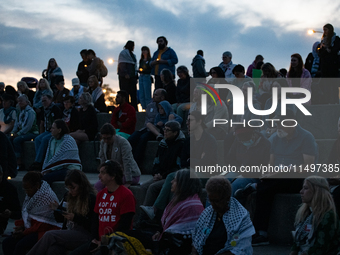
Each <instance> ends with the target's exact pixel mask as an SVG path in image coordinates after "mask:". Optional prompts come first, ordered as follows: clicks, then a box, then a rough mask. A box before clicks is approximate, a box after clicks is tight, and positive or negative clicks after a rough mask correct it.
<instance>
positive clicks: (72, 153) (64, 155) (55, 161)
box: [43, 134, 81, 172]
mask: <svg viewBox="0 0 340 255" xmlns="http://www.w3.org/2000/svg"><path fill="white" fill-rule="evenodd" d="M61 139H63V141H62V144H61V146H60V149H59V150H58V151H57V152H56V153H55V154H54V156H53V157H52V158H51V159H50V160H48V157H46V158H45V161H44V164H43V172H44V171H46V170H49V169H50V168H52V167H55V166H62V165H70V164H78V165H80V166H81V164H80V158H79V151H78V146H77V143H76V141H75V140H74V139H73V137H72V136H70V135H68V134H65V135H64V136H63V138H61ZM52 140H53V138H51V140H50V141H49V143H48V148H47V153H49V151H50V147H51V141H52Z"/></svg>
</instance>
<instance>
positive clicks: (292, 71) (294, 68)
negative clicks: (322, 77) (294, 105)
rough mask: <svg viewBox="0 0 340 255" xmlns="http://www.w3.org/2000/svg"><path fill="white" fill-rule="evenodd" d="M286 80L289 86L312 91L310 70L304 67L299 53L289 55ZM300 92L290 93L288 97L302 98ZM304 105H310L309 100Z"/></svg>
mask: <svg viewBox="0 0 340 255" xmlns="http://www.w3.org/2000/svg"><path fill="white" fill-rule="evenodd" d="M287 82H288V86H289V87H295V88H304V89H307V90H309V92H311V93H312V76H311V75H310V72H309V71H308V70H307V69H306V68H304V65H303V60H302V57H301V55H300V54H298V53H295V54H293V55H292V56H291V61H290V67H289V71H288V73H287ZM304 97H305V95H304V94H302V93H290V94H289V98H304ZM305 104H306V105H310V104H311V101H310V100H309V101H308V102H307V103H305Z"/></svg>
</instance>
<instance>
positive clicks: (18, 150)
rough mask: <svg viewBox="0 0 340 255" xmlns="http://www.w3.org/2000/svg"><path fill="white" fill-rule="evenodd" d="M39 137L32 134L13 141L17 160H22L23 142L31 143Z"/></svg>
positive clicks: (20, 136)
mask: <svg viewBox="0 0 340 255" xmlns="http://www.w3.org/2000/svg"><path fill="white" fill-rule="evenodd" d="M37 136H38V135H36V134H32V133H27V134H24V135H19V136H17V137H16V138H14V139H13V147H14V152H15V156H16V157H17V158H20V156H21V151H22V150H21V145H22V143H23V142H26V141H31V140H32V139H34V138H36V137H37Z"/></svg>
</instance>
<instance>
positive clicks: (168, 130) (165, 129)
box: [163, 128, 172, 132]
mask: <svg viewBox="0 0 340 255" xmlns="http://www.w3.org/2000/svg"><path fill="white" fill-rule="evenodd" d="M163 131H164V132H172V130H171V129H170V128H163Z"/></svg>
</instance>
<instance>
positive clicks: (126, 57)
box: [118, 49, 137, 71]
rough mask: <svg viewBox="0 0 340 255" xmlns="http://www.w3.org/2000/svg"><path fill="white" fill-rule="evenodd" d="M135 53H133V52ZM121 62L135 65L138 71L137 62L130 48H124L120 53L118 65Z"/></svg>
mask: <svg viewBox="0 0 340 255" xmlns="http://www.w3.org/2000/svg"><path fill="white" fill-rule="evenodd" d="M132 54H133V53H132ZM120 63H129V64H133V65H135V68H134V69H135V71H137V62H136V61H135V60H134V59H133V58H132V57H131V54H130V51H129V50H128V49H124V50H122V51H121V52H120V53H119V56H118V65H119V64H120Z"/></svg>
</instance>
